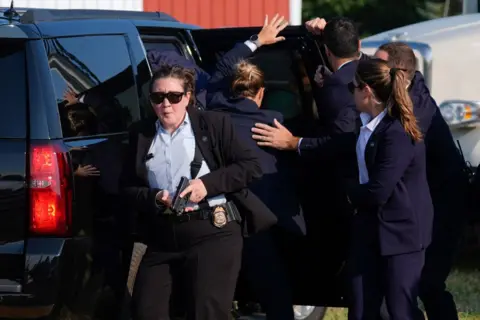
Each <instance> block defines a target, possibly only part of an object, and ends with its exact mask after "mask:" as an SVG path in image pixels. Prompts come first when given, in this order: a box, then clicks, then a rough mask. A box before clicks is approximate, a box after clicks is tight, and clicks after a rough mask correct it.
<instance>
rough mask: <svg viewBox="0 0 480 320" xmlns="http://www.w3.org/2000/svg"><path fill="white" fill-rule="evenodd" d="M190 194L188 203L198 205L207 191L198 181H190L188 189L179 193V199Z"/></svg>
mask: <svg viewBox="0 0 480 320" xmlns="http://www.w3.org/2000/svg"><path fill="white" fill-rule="evenodd" d="M190 192H191V193H192V194H191V195H190V201H191V202H193V203H199V202H200V201H202V200H203V199H204V198H205V197H206V196H207V189H206V188H205V185H204V184H203V181H202V180H200V179H193V180H190V183H189V185H188V187H186V188H185V190H183V192H182V193H180V197H181V198H183V197H185V196H186V195H187V194H188V193H190Z"/></svg>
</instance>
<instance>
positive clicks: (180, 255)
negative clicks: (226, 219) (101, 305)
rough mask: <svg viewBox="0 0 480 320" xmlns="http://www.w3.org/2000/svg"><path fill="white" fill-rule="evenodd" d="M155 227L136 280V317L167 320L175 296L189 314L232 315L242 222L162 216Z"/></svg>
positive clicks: (191, 317)
mask: <svg viewBox="0 0 480 320" xmlns="http://www.w3.org/2000/svg"><path fill="white" fill-rule="evenodd" d="M156 229H157V232H156V233H155V237H154V238H150V240H149V243H148V249H147V251H146V252H145V255H144V257H143V260H142V262H141V264H140V267H139V270H138V274H137V278H136V280H135V286H134V289H133V296H132V309H133V310H132V315H133V317H132V318H133V319H134V320H168V319H170V316H171V313H172V312H171V311H172V310H171V309H172V308H171V305H172V301H175V302H176V305H181V306H182V307H183V309H184V310H185V312H186V319H187V320H211V319H215V320H229V319H230V318H231V309H232V302H233V299H234V294H235V287H236V283H237V278H238V273H239V271H240V267H241V255H242V247H243V238H242V233H241V227H240V224H239V223H238V222H236V221H234V222H230V223H228V224H227V225H226V226H225V227H223V228H216V227H215V226H213V224H212V223H211V221H209V220H192V221H188V222H183V223H172V222H168V221H161V222H160V223H159V225H158V226H156ZM172 293H173V294H172Z"/></svg>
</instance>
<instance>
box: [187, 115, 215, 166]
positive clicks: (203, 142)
mask: <svg viewBox="0 0 480 320" xmlns="http://www.w3.org/2000/svg"><path fill="white" fill-rule="evenodd" d="M188 115H189V116H190V121H191V123H192V130H193V135H194V136H195V143H196V145H197V146H198V148H199V149H200V152H201V153H202V156H203V158H204V159H205V162H206V163H207V165H208V167H209V168H210V171H213V170H216V169H218V164H217V163H218V161H216V159H215V158H216V157H215V154H214V150H213V149H214V148H213V144H214V141H212V139H213V136H212V135H211V134H210V132H209V130H208V126H207V123H206V122H205V119H204V118H203V117H202V114H201V112H200V111H198V110H197V109H195V108H189V109H188ZM217 160H218V159H217Z"/></svg>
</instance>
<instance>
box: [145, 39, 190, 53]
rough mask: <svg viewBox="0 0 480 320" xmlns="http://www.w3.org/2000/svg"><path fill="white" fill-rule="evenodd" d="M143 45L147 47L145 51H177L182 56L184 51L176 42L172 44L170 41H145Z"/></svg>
mask: <svg viewBox="0 0 480 320" xmlns="http://www.w3.org/2000/svg"><path fill="white" fill-rule="evenodd" d="M143 45H144V46H145V50H147V51H149V50H152V49H155V50H158V51H175V52H177V53H178V54H182V51H181V50H180V48H179V47H178V46H177V45H176V44H175V43H174V42H170V41H168V42H167V41H165V42H158V41H150V40H145V41H144V42H143Z"/></svg>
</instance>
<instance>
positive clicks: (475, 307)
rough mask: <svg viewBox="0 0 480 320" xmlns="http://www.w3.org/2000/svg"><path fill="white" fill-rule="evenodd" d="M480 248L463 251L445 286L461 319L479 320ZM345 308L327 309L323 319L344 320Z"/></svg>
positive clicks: (345, 316)
mask: <svg viewBox="0 0 480 320" xmlns="http://www.w3.org/2000/svg"><path fill="white" fill-rule="evenodd" d="M479 251H480V250H478V249H477V250H472V251H469V252H464V253H463V254H462V257H461V258H460V259H459V261H460V262H459V263H458V266H457V267H456V269H455V270H454V271H453V272H452V273H451V274H450V277H449V279H448V282H447V286H448V288H449V290H450V292H451V293H452V294H453V295H454V297H455V302H456V303H457V308H458V311H459V315H460V319H461V320H480V252H479ZM346 319H347V310H346V309H329V310H328V312H327V316H326V317H325V320H346Z"/></svg>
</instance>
